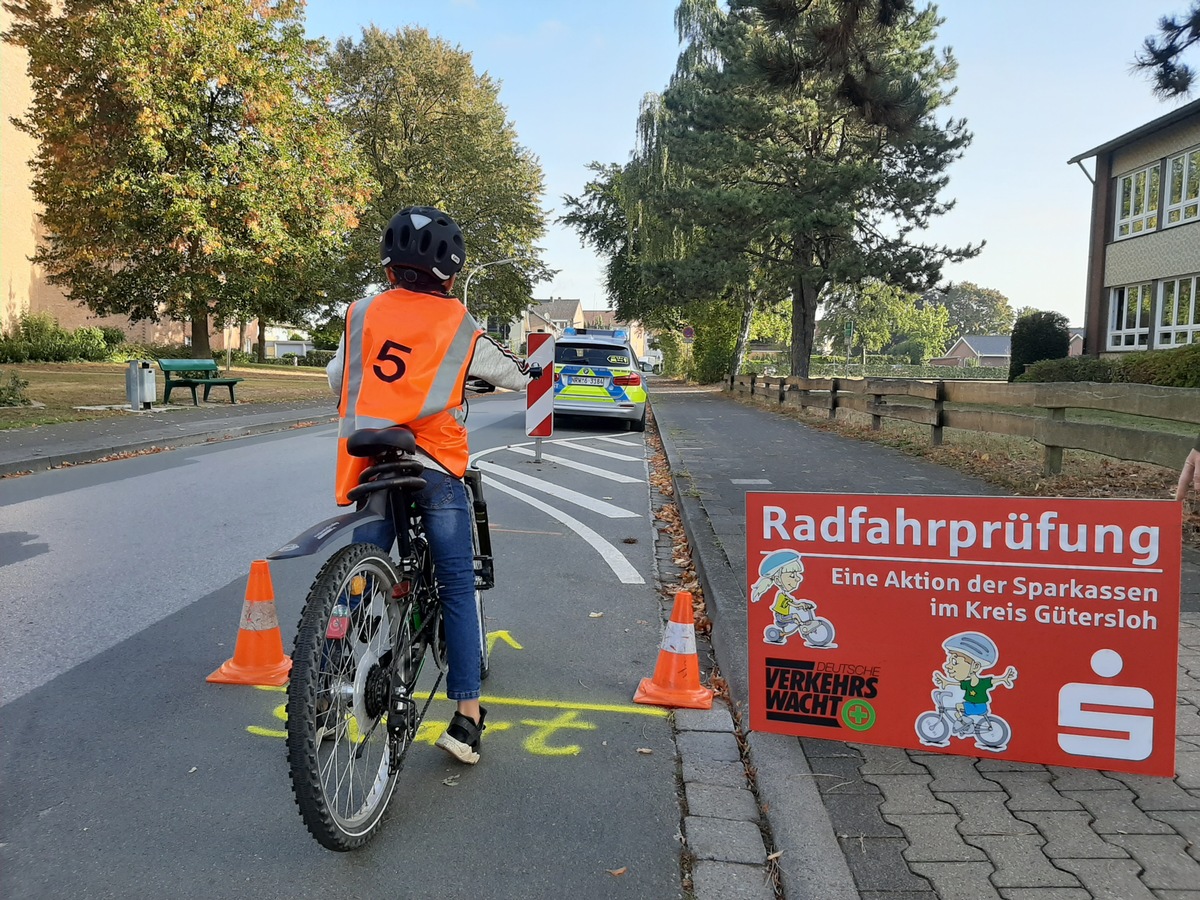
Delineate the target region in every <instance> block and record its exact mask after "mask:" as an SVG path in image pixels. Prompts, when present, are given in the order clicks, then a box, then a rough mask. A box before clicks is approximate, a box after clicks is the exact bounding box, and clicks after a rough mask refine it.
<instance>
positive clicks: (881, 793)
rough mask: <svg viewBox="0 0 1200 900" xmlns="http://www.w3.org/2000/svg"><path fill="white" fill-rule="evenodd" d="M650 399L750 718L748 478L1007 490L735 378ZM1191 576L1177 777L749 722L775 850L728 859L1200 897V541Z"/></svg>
mask: <svg viewBox="0 0 1200 900" xmlns="http://www.w3.org/2000/svg"><path fill="white" fill-rule="evenodd" d="M652 409H653V414H654V419H655V422H656V424H657V427H658V431H659V434H660V436H661V437H662V439H663V444H664V447H665V450H666V453H667V457H668V460H669V462H670V464H671V468H672V471H673V473H674V476H675V486H676V492H675V493H676V501H677V503H678V504H679V507H680V512H681V513H682V517H683V520H684V524H685V528H686V530H687V534H688V538H689V541H690V543H691V545H692V551H693V555H694V557H695V559H696V563H697V568H698V569H699V572H700V576H701V580H702V583H703V585H704V589H705V598H706V602H707V605H708V611H709V615H710V617H711V618H712V619H713V622H714V627H713V634H712V641H713V645H714V648H715V651H716V655H717V661H718V663H719V665H720V667H721V671H722V674H723V675H724V676H725V678H726V679H727V680H728V681H729V683H730V690H731V693H732V696H733V698H734V700H735V703H736V706H737V708H738V713H739V716H740V717H742V718H743V719H744V717H745V715H746V711H747V706H746V698H747V665H746V648H747V646H748V644H747V635H746V620H745V616H746V601H745V594H744V590H743V583H744V572H745V563H746V560H745V522H744V497H745V492H746V490H747V489H751V490H753V489H756V488H754V487H750V488H747V486H746V485H745V484H744V483H743V484H737V483H735V482H734V480H735V479H737V480H741V481H744V480H746V479H766V481H767V482H769V487H762V486H760V487H759V488H757V489H771V490H782V491H804V490H812V491H845V492H848V493H850V492H853V493H873V492H879V493H911V494H960V495H962V494H973V495H980V494H998V493H1000V491H999V490H998V489H997V488H995V487H993V486H990V485H988V484H986V483H984V482H981V481H979V480H976V479H973V478H970V477H968V476H965V475H962V474H960V473H958V472H956V471H953V470H950V469H946V468H942V467H939V466H936V465H934V464H932V463H929V462H926V461H924V460H918V459H913V458H909V457H906V456H903V455H902V454H900V453H899V452H897V451H894V450H891V449H890V448H887V447H883V446H880V445H877V444H873V443H870V442H861V441H855V440H852V439H849V438H843V437H840V436H837V435H833V434H829V433H827V432H823V431H819V430H816V429H812V428H808V427H806V426H805V425H803V424H802V423H800V422H797V421H795V420H793V419H789V418H786V417H783V416H780V415H778V414H775V413H772V412H770V411H769V410H765V409H758V408H754V407H751V406H749V405H746V404H742V403H739V402H737V401H735V400H733V399H732V398H730V397H729V396H728V395H723V394H721V393H720V391H719V389H709V388H696V387H684V386H678V385H669V384H665V383H663V384H660V385H656V386H655V390H654V392H653V396H652ZM747 439H750V441H751V443H752V447H753V449H752V450H747V449H745V448H746V444H747ZM1183 588H1184V609H1185V612H1184V614H1183V619H1184V623H1183V627H1182V629H1181V646H1180V658H1179V661H1180V667H1179V707H1178V733H1179V737H1178V761H1177V775H1176V777H1175V778H1174V779H1162V778H1148V777H1142V776H1131V775H1124V774H1115V773H1107V772H1094V771H1087V770H1080V769H1066V768H1058V767H1052V766H1042V765H1032V764H1026V763H1013V762H1007V761H1005V760H999V759H972V758H967V757H955V756H946V755H941V754H934V753H922V752H916V751H906V750H899V749H891V748H883V747H874V746H866V745H858V744H847V743H841V742H835V741H820V740H809V739H797V738H792V737H787V736H784V735H774V734H757V733H751V734H748V735H746V741H745V743H746V746H747V748H748V754H749V757H750V760H749V762H750V764H751V766H752V767H753V769H754V771H755V772H756V784H755V785H754V787H755V788H756V790H757V793H758V799H759V803H760V809H761V810H763V811H764V824H765V832H766V835H767V837H766V840H765V843H764V848H763V853H762V858H761V859H755V860H746V859H745V858H740V859H726V860H720V859H719V858H718V861H719V862H721V863H722V864H723V865H725V866H726V867H727V869H728V868H729V867H738V866H740V867H742V868H744V869H746V870H752V871H755V872H761V871H762V870H763V869H764V868H765V866H766V862H767V860H766V856H767V854H768V853H769V852H771V851H772V850H774V851H775V853H776V854H778V855H777V858H776V860H775V862H776V864H777V865H778V866H779V867H780V870H781V877H782V883H783V893H784V896H785V897H786V898H788V900H810V898H811V900H831V898H854V897H862V898H871V900H934V898H942V900H951V898H954V900H958V898H979V900H984V898H1004V900H1077V898H1078V900H1084V898H1106V900H1107V898H1112V900H1140V898H1158V900H1184V898H1192V900H1200V554H1196V553H1195V552H1193V551H1188V552H1187V553H1185V562H1184V585H1183ZM691 789H692V785H689V794H688V797H689V802H690V798H691ZM718 814H719V813H718ZM729 817H730V819H734V818H735V816H734V815H733V814H730V816H729ZM685 824H686V823H685ZM688 840H689V844H690V843H692V836H691V835H690V834H689V835H688ZM697 896H698V897H700V895H699V894H697ZM709 896H713V897H719V896H734V895H733V894H719V893H714V894H711V895H709Z"/></svg>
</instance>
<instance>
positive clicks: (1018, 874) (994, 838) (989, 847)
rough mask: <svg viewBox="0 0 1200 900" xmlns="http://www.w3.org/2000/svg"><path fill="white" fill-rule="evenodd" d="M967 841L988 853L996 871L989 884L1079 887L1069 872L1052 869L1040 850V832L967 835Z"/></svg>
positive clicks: (1042, 843) (999, 885)
mask: <svg viewBox="0 0 1200 900" xmlns="http://www.w3.org/2000/svg"><path fill="white" fill-rule="evenodd" d="M967 842H968V843H970V844H974V845H975V846H976V847H978V848H979V849H980V850H982V851H983V852H984V853H986V854H987V857H988V859H989V860H991V863H992V865H994V866H995V867H996V871H995V872H994V873H993V874H992V884H993V885H995V886H996V887H997V888H1006V887H1014V888H1016V887H1031V888H1032V887H1078V886H1079V880H1078V879H1076V878H1075V876H1074V875H1072V874H1071V873H1070V872H1064V871H1063V870H1062V869H1058V868H1055V867H1054V865H1053V864H1051V862H1050V860H1049V859H1047V858H1046V855H1045V853H1043V852H1042V847H1043V845H1044V844H1045V843H1046V842H1045V841H1044V840H1043V839H1042V836H1041V835H1034V834H1005V835H996V834H993V835H981V834H972V835H967Z"/></svg>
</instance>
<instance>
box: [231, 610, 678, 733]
mask: <svg viewBox="0 0 1200 900" xmlns="http://www.w3.org/2000/svg"><path fill="white" fill-rule="evenodd" d="M498 641H503V642H504V643H506V644H508V646H510V647H512V648H513V649H514V650H524V649H525V648H524V647H522V646H521V644H520V643H518V642H517V641H516V639H514V638H513V636H512V635H511V634H509V633H508V632H507V631H489V632H488V652H489V653H490V652H491V650H492V648H493V647H494V646H495V645H496V643H497V642H498ZM256 687H257V688H258V690H260V691H272V692H275V693H284V692H285V691H286V690H287V688H286V687H274V686H269V685H256ZM429 696H430V695H429V692H428V691H418V692H416V693H414V694H413V699H414V700H428V699H429ZM433 699H434V700H440V701H446V702H449V699H448V698H447V697H446V695H445V693H444V692H442V693H438V694H436V695H434V698H433ZM480 699H481V700H483V701H484V702H485V704H486V705H488V706H522V707H526V708H527V709H547V710H560V711H561V712H560V714H559V715H558V716H555V717H554V718H551V719H521V720H520V724H521V725H523V726H525V727H527V728H533V729H535V730H534V733H533V734H531V735H530V736H529V737H527V738H525V740H524V742H523V743H522V746H523V747H524V749H525V750H526V751H527V752H528V753H532V754H533V755H534V756H578V755H579V754H580V753H581V752H583V748H582V747H581V746H580V745H579V744H562V745H558V746H551V744H550V740H551V739H552V738H554V737H555V735H556V734H558V733H559V732H560V731H595V730H596V728H597V726H596V725H594V724H592V723H591V722H586V721H583V720H581V719H580V717H579V714H580V713H584V712H600V713H618V714H622V715H638V716H650V717H652V718H658V719H662V718H666V717H667V715H669V710H666V709H661V708H659V707H656V706H642V705H639V704H634V703H582V702H572V701H567V700H545V699H538V698H531V697H493V696H487V697H481V698H480ZM271 715H272V716H274V717H275V718H276V719H278V720H279V721H281V722H286V721H287V704H286V703H281V704H280V705H279V706H276V707H275V708H274V709H273V710H272V711H271ZM347 718H348V725H347V728H348V736H349V738H350V740H351V741H353V742H354V743H356V744H358V743H361V742H362V740H363V736H362V734H361V732H360V731H359V729H358V722H357V721H356V720H355V718H354V717H353V716H348V717H347ZM514 727H515V725H514V723H512V722H506V721H489V722H488V723H487V730H486V731H485V732H484V734H485V735H494V734H498V733H500V732H504V731H511V730H512V729H513V728H514ZM246 730H247V731H248V732H250V733H251V734H254V735H258V736H260V737H270V738H286V737H287V732H286V731H282V730H279V729H277V728H263V727H261V726H258V725H248V726H247V727H246ZM445 730H446V724H445V723H443V722H422V723H421V724H420V726H418V728H417V734H416V738H415V740H416V741H417V742H418V743H422V744H433V743H435V742H436V741H437V739H438V738H439V737H441V736H442V732H444V731H445Z"/></svg>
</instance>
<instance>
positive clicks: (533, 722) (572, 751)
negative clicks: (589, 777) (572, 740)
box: [521, 712, 596, 756]
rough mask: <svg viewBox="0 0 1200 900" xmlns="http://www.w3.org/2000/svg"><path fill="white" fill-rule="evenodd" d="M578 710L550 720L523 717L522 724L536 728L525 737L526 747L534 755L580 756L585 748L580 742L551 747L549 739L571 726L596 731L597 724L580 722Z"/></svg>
mask: <svg viewBox="0 0 1200 900" xmlns="http://www.w3.org/2000/svg"><path fill="white" fill-rule="evenodd" d="M578 715H579V714H578V713H576V712H565V713H563V714H562V715H561V716H559V717H558V718H557V719H551V720H550V721H549V722H546V721H542V720H539V719H522V720H521V724H522V725H529V726H531V727H533V728H536V729H537V731H535V732H534V733H533V734H531V735H530V736H529V737H527V738H525V749H526V750H528V751H529V752H530V753H532V754H533V755H534V756H578V755H579V753H580V751H582V750H583V748H582V747H580V746H579V745H578V744H568V745H566V746H565V747H551V746H550V745H549V744H548V743H547V741H549V740H550V738H552V737H554V735H555V734H556V733H557V732H559V731H564V730H566V729H569V728H574V729H578V730H579V731H595V730H596V726H595V725H593V724H592V723H591V722H578V721H576V719H577V717H578Z"/></svg>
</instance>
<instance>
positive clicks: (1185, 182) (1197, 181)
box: [1161, 147, 1200, 228]
mask: <svg viewBox="0 0 1200 900" xmlns="http://www.w3.org/2000/svg"><path fill="white" fill-rule="evenodd" d="M1176 176H1178V177H1176ZM1176 187H1178V190H1179V193H1178V195H1177V194H1176V192H1175V191H1176ZM1166 188H1167V189H1166V190H1164V191H1162V192H1161V193H1162V195H1163V199H1164V200H1165V201H1166V206H1165V208H1164V209H1163V225H1162V227H1163V228H1173V227H1174V226H1176V225H1186V224H1187V223H1189V222H1200V147H1192V148H1190V149H1188V150H1184V151H1183V152H1182V153H1176V154H1175V155H1174V156H1170V157H1167V185H1166ZM1176 198H1178V199H1176Z"/></svg>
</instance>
